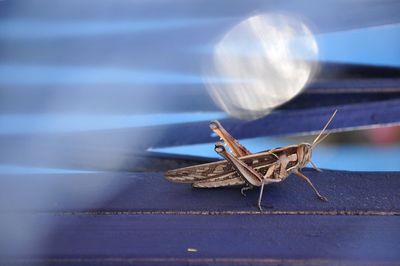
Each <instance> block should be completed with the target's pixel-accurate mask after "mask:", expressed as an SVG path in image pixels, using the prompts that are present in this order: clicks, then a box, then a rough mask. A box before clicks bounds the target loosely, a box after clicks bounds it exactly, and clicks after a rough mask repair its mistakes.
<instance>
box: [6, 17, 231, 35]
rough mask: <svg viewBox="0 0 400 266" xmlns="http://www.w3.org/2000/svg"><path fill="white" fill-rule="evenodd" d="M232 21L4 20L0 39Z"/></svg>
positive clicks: (191, 19) (189, 25)
mask: <svg viewBox="0 0 400 266" xmlns="http://www.w3.org/2000/svg"><path fill="white" fill-rule="evenodd" d="M229 20H232V18H224V17H217V18H172V19H158V20H157V19H153V20H140V19H137V20H125V21H118V20H110V21H107V20H99V21H93V20H90V21H79V20H73V21H62V22H59V21H54V20H48V21H46V20H40V19H38V20H27V19H8V20H5V19H3V20H0V39H22V40H23V39H34V38H65V37H85V36H87V35H99V34H118V33H129V34H132V33H137V32H148V31H157V30H174V29H181V28H187V27H199V26H200V27H201V26H208V27H209V26H212V24H215V23H221V22H223V21H229Z"/></svg>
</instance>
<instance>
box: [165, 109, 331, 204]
mask: <svg viewBox="0 0 400 266" xmlns="http://www.w3.org/2000/svg"><path fill="white" fill-rule="evenodd" d="M336 112H337V110H336V111H335V112H334V113H333V115H332V116H331V118H330V119H329V121H328V122H327V123H326V125H325V127H324V128H323V129H322V130H321V132H320V133H319V135H318V136H317V137H316V138H315V139H314V141H313V142H312V144H310V143H300V144H297V145H290V146H286V147H282V148H276V149H271V150H266V151H262V152H259V153H255V154H252V153H251V152H250V151H248V150H247V149H246V148H245V147H244V146H242V145H241V144H240V143H239V142H238V141H237V140H236V139H234V138H233V137H232V136H231V135H230V134H229V133H228V132H227V131H226V130H225V129H224V128H223V127H222V125H221V124H220V123H219V122H218V121H212V122H211V123H210V128H211V129H212V130H213V131H214V132H215V133H216V134H217V135H218V136H219V137H220V138H221V140H223V141H224V142H225V143H226V145H228V147H229V148H230V150H231V152H228V151H227V150H226V149H225V147H224V144H223V143H221V142H217V143H216V144H215V151H216V152H217V153H218V154H219V155H221V156H222V157H223V158H224V159H225V160H222V161H218V162H213V163H206V164H201V165H195V166H190V167H185V168H180V169H175V170H170V171H167V172H166V173H165V177H166V178H167V179H168V180H170V181H173V182H178V183H192V185H193V187H198V188H215V187H224V186H236V185H243V187H242V189H241V191H240V192H241V193H242V195H243V196H246V194H245V193H244V192H245V191H246V190H248V189H252V188H253V187H254V186H257V187H261V189H260V195H259V197H258V208H259V209H260V211H261V210H262V208H261V200H262V195H263V190H264V185H268V184H271V183H279V182H282V181H283V180H285V179H286V178H287V177H288V176H289V175H290V174H291V173H293V174H295V175H297V176H298V177H300V178H302V179H303V180H304V181H306V182H307V183H308V185H310V186H311V188H312V189H313V190H314V192H315V193H316V195H317V196H318V198H319V199H320V200H322V201H327V198H325V197H324V196H322V195H321V194H320V193H319V192H318V190H317V189H316V188H315V187H314V185H313V184H312V183H311V181H310V179H309V178H308V177H306V176H305V175H304V174H303V173H302V172H301V169H302V168H303V167H305V166H306V165H307V164H308V163H311V165H312V166H313V168H314V169H315V170H317V171H319V172H320V171H321V170H320V169H319V168H318V167H317V166H315V164H314V163H313V162H312V161H311V154H312V150H313V149H314V148H315V146H317V145H318V144H319V143H321V142H322V141H323V140H324V139H325V138H326V137H327V136H328V135H329V134H327V135H325V136H324V137H322V138H321V136H322V134H323V133H324V132H325V130H326V128H327V127H328V125H329V123H330V122H331V121H332V119H333V117H334V116H335V114H336Z"/></svg>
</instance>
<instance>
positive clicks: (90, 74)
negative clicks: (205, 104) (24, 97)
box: [0, 64, 251, 89]
mask: <svg viewBox="0 0 400 266" xmlns="http://www.w3.org/2000/svg"><path fill="white" fill-rule="evenodd" d="M209 79H210V80H211V81H212V82H214V83H232V82H239V81H240V82H251V81H250V80H238V79H234V78H229V77H209ZM107 84H115V85H117V84H119V85H121V84H128V85H129V84H130V85H138V84H158V85H167V84H203V77H202V76H201V75H197V74H185V73H172V72H169V71H167V70H163V71H161V70H160V71H154V70H149V71H146V70H144V69H140V70H134V69H129V68H125V69H124V68H111V67H108V68H101V67H82V66H74V67H72V66H71V67H67V66H64V67H63V66H41V65H38V66H27V65H14V64H9V65H8V64H0V85H26V86H35V85H107ZM55 89H56V88H55Z"/></svg>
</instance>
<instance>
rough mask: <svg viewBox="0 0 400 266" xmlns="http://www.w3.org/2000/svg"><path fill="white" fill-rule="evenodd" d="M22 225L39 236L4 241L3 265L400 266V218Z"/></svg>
mask: <svg viewBox="0 0 400 266" xmlns="http://www.w3.org/2000/svg"><path fill="white" fill-rule="evenodd" d="M18 218H19V219H21V220H23V221H30V220H31V219H34V220H35V223H34V224H35V230H34V231H33V232H32V233H30V234H22V235H19V236H18V237H16V238H13V239H8V238H2V239H1V241H4V240H6V241H8V243H9V245H8V246H3V247H5V248H2V249H1V251H0V257H1V259H2V261H3V262H7V263H11V262H16V263H18V262H24V263H33V264H35V263H38V264H40V263H42V264H44V263H50V264H55V263H56V264H74V265H75V264H81V265H92V264H99V263H101V264H103V263H105V264H129V265H131V264H132V265H143V264H144V263H145V264H163V265H165V263H168V264H172V265H187V264H192V263H194V264H202V265H204V264H206V265H220V264H224V265H225V264H228V265H234V264H235V265H236V264H237V265H243V264H245V265H248V264H262V265H271V264H272V265H276V264H285V265H299V264H301V265H303V264H306V265H343V264H345V265H386V264H388V265H395V264H396V263H398V261H399V260H400V253H399V252H398V251H399V249H400V232H399V230H398V228H399V226H400V219H399V218H398V217H393V216H380V217H372V216H369V217H361V216H314V215H294V216H279V215H242V216H235V215H184V216H181V215H100V216H91V215H83V216H65V215H64V216H54V215H41V216H38V215H33V216H32V215H21V216H19V217H18ZM22 224H23V223H22ZM43 231H44V232H45V233H43ZM22 232H24V231H22ZM40 232H41V233H40ZM2 244H5V243H4V242H3V243H2ZM29 245H32V248H29ZM11 247H12V248H11Z"/></svg>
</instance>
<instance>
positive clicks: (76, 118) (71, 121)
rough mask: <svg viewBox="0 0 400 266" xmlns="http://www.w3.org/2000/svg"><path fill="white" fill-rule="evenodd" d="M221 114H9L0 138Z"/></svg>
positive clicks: (0, 120) (0, 125)
mask: <svg viewBox="0 0 400 266" xmlns="http://www.w3.org/2000/svg"><path fill="white" fill-rule="evenodd" d="M226 117H227V116H226V114H225V113H223V112H207V113H206V112H203V113H166V114H146V115H101V114H99V115H88V114H23V115H18V114H15V115H14V114H13V115H11V114H10V115H5V114H3V115H0V134H32V133H62V132H78V131H88V130H104V129H121V128H132V127H143V126H154V125H167V124H176V123H185V122H194V121H210V120H213V119H223V118H226Z"/></svg>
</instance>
